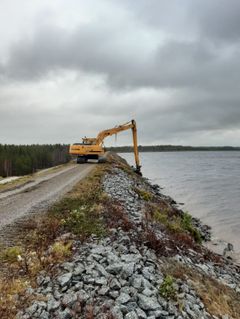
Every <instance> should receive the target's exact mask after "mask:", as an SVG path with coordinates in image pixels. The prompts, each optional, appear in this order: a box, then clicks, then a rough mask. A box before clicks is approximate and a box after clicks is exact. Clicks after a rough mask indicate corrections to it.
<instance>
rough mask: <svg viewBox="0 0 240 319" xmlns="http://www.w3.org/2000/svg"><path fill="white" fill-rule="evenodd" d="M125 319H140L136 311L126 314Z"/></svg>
mask: <svg viewBox="0 0 240 319" xmlns="http://www.w3.org/2000/svg"><path fill="white" fill-rule="evenodd" d="M124 319H138V315H137V314H136V312H135V311H131V312H129V313H127V314H126V316H125V317H124Z"/></svg>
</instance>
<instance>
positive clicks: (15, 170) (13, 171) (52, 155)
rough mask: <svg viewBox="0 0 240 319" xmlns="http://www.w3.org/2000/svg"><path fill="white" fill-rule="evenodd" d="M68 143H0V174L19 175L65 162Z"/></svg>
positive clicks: (67, 155)
mask: <svg viewBox="0 0 240 319" xmlns="http://www.w3.org/2000/svg"><path fill="white" fill-rule="evenodd" d="M68 148H69V146H68V145H61V144H54V145H48V144H46V145H37V144H36V145H7V144H0V176H2V177H7V176H20V175H26V174H31V173H34V172H36V171H37V170H39V169H43V168H49V167H52V166H55V165H59V164H63V163H66V162H68V161H69V160H70V155H69V154H68Z"/></svg>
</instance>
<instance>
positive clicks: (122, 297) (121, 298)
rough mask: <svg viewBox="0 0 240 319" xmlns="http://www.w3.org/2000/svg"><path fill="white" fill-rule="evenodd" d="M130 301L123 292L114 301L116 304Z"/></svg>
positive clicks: (127, 295)
mask: <svg viewBox="0 0 240 319" xmlns="http://www.w3.org/2000/svg"><path fill="white" fill-rule="evenodd" d="M130 300H131V297H130V296H129V294H126V293H125V292H121V294H120V296H119V297H118V298H117V299H116V302H117V303H120V304H126V303H127V302H128V301H130Z"/></svg>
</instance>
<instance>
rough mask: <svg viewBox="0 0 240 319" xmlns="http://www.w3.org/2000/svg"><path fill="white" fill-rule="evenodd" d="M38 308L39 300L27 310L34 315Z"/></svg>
mask: <svg viewBox="0 0 240 319" xmlns="http://www.w3.org/2000/svg"><path fill="white" fill-rule="evenodd" d="M37 309H38V304H37V302H34V303H33V304H32V305H31V306H30V307H28V308H27V309H26V310H25V312H26V313H28V314H29V315H33V314H34V313H35V312H36V311H37Z"/></svg>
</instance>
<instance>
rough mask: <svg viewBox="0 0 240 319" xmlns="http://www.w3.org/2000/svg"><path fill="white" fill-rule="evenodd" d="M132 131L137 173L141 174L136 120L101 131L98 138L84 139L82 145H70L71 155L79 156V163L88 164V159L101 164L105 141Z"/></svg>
mask: <svg viewBox="0 0 240 319" xmlns="http://www.w3.org/2000/svg"><path fill="white" fill-rule="evenodd" d="M129 129H131V130H132V136H133V149H134V157H135V163H136V167H135V171H136V173H138V174H141V166H140V162H139V154H138V145H137V125H136V122H135V120H132V121H130V122H127V123H125V124H123V125H119V126H116V127H114V128H111V129H107V130H104V131H101V132H100V133H99V134H98V136H97V137H96V138H89V137H84V138H82V143H75V144H72V145H70V148H69V153H70V154H71V155H73V156H77V163H79V164H80V163H86V162H87V161H88V159H97V160H98V161H99V162H101V161H102V159H103V156H104V154H105V149H104V147H103V142H104V139H105V138H106V137H108V136H111V135H114V134H118V133H119V132H122V131H126V130H129Z"/></svg>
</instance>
